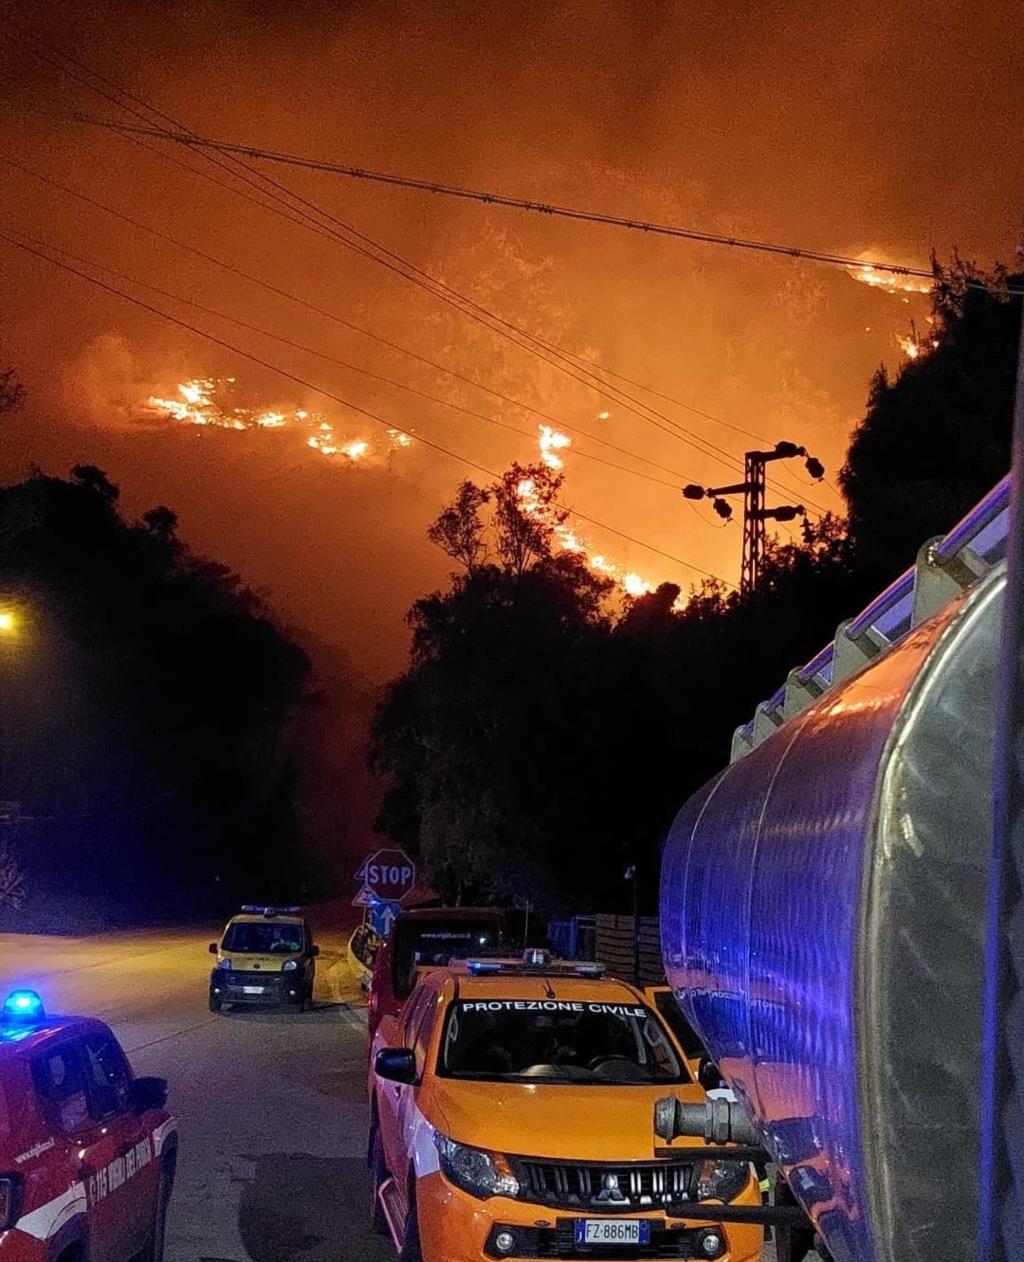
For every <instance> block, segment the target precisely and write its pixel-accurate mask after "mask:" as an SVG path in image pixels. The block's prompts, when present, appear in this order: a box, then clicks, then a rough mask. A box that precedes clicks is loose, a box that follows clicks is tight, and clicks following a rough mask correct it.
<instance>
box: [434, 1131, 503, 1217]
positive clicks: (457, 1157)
mask: <svg viewBox="0 0 1024 1262" xmlns="http://www.w3.org/2000/svg"><path fill="white" fill-rule="evenodd" d="M434 1143H435V1144H436V1146H437V1151H438V1153H439V1154H440V1157H441V1170H442V1172H443V1174H444V1176H445V1178H447V1179H448V1181H449V1182H450V1183H454V1184H455V1186H456V1187H459V1188H462V1190H463V1191H464V1192H468V1193H469V1194H470V1196H478V1197H479V1198H480V1199H481V1200H486V1199H487V1197H489V1196H511V1197H515V1196H518V1195H519V1180H518V1179H517V1178H516V1176H515V1175H514V1174H513V1173H512V1167H511V1166H510V1165H509V1162H508V1158H507V1157H505V1156H502V1154H501V1153H499V1152H485V1151H484V1150H483V1149H482V1148H470V1147H469V1145H468V1144H457V1143H456V1142H455V1140H454V1139H449V1138H448V1136H447V1135H442V1134H441V1132H440V1131H435V1132H434Z"/></svg>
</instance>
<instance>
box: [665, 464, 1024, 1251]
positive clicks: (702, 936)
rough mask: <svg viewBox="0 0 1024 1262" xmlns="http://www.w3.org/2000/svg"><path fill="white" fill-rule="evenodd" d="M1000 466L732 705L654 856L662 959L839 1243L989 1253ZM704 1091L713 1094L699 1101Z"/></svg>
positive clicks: (690, 1113) (786, 1168) (729, 1123)
mask: <svg viewBox="0 0 1024 1262" xmlns="http://www.w3.org/2000/svg"><path fill="white" fill-rule="evenodd" d="M1009 490H1010V488H1009V479H1006V480H1005V481H1004V482H1002V483H1000V484H999V485H998V486H997V487H996V488H995V489H994V490H993V491H992V492H991V493H990V494H989V495H988V496H987V497H986V498H985V499H984V500H983V501H982V502H981V503H980V504H979V505H977V507H976V508H975V509H974V510H973V511H972V512H971V513H970V514H969V515H968V516H967V517H966V518H965V519H964V520H963V521H961V522H960V523H959V525H957V526H956V527H955V528H954V529H953V530H952V531H950V533H949V534H948V535H946V536H945V537H943V538H939V539H934V540H931V541H930V542H928V543H927V544H925V546H924V547H923V548H922V549H921V552H920V554H919V556H918V559H917V563H916V565H915V566H914V567H913V568H912V569H910V570H908V571H907V572H906V573H905V574H903V575H902V576H901V577H900V578H899V579H897V580H896V582H895V583H893V584H892V585H891V586H890V587H889V588H888V589H887V590H886V591H885V592H883V593H882V594H881V595H880V596H879V597H878V598H877V599H876V600H875V601H873V602H872V604H871V605H870V606H869V607H868V608H867V609H865V610H864V611H863V612H862V613H860V614H859V615H858V616H856V617H854V618H852V619H850V620H849V621H847V622H844V623H843V624H841V625H840V627H839V628H838V630H837V632H836V636H835V639H834V641H833V642H832V643H831V644H829V645H827V646H826V647H825V648H824V649H822V651H821V652H820V653H818V654H817V655H816V656H815V657H814V658H813V659H812V660H811V661H809V662H807V663H806V664H805V665H802V666H798V667H796V668H795V669H794V670H792V671H791V672H790V674H789V677H788V679H786V681H785V683H784V684H783V685H782V686H781V687H780V688H779V690H778V691H777V692H776V693H775V695H774V696H772V697H771V698H770V699H769V700H767V701H765V702H763V703H762V704H760V705H759V706H758V707H757V710H756V712H755V714H754V716H753V718H752V719H751V721H750V722H749V723H747V724H745V725H744V726H743V727H741V728H739V730H738V731H737V732H736V734H735V737H734V741H733V750H732V760H731V762H730V764H729V766H728V767H727V768H726V769H725V770H724V771H722V772H721V774H719V775H718V776H717V777H716V778H714V779H713V780H712V781H710V782H709V783H708V784H707V785H705V786H704V787H703V788H702V789H700V790H699V791H698V792H697V793H696V794H695V795H694V796H693V797H692V798H691V799H690V800H689V801H688V802H687V803H686V804H685V805H684V806H683V808H682V810H681V811H680V813H679V815H678V816H677V818H676V820H675V823H674V825H673V827H672V829H671V832H670V835H669V838H668V841H667V844H666V848H665V853H664V859H663V866H662V878H661V909H660V914H661V934H662V950H663V956H664V962H665V969H666V973H667V976H668V979H669V983H670V985H671V987H672V989H673V991H674V992H675V994H676V997H677V998H678V999H679V1001H680V1003H681V1005H682V1007H683V1010H684V1011H685V1013H686V1015H687V1016H688V1018H689V1020H690V1021H691V1023H692V1024H693V1026H694V1028H695V1029H696V1030H697V1032H698V1033H699V1034H700V1036H701V1038H702V1039H703V1041H704V1044H705V1046H706V1047H707V1049H708V1052H709V1054H710V1056H711V1057H712V1058H713V1060H714V1061H715V1062H716V1063H717V1065H718V1067H719V1069H720V1071H721V1073H722V1075H723V1077H724V1079H725V1081H726V1083H727V1084H728V1086H729V1087H730V1088H731V1090H732V1092H733V1093H734V1096H735V1102H733V1103H730V1102H728V1101H722V1100H720V1101H713V1102H709V1104H708V1105H707V1106H706V1107H705V1106H693V1107H691V1108H689V1109H687V1108H685V1107H683V1106H679V1107H675V1108H674V1107H672V1103H671V1101H668V1102H664V1104H665V1107H662V1108H661V1112H660V1115H659V1117H658V1118H657V1119H656V1123H655V1125H656V1130H657V1131H658V1133H659V1134H660V1136H661V1138H662V1139H663V1140H664V1141H666V1142H670V1141H672V1140H674V1139H676V1138H679V1137H680V1136H683V1135H694V1134H701V1133H704V1134H712V1133H713V1134H714V1135H715V1137H716V1139H717V1141H718V1142H727V1141H730V1140H737V1139H739V1140H741V1141H743V1142H748V1143H749V1142H751V1141H752V1140H753V1141H755V1142H757V1143H760V1144H762V1145H763V1147H764V1148H765V1149H766V1150H767V1152H768V1154H769V1156H770V1157H771V1159H772V1160H773V1161H774V1162H775V1163H776V1164H777V1166H778V1168H779V1169H780V1170H781V1171H782V1172H783V1173H784V1175H785V1178H786V1180H787V1182H788V1186H789V1188H790V1189H791V1190H792V1194H793V1195H794V1196H795V1198H796V1199H797V1201H798V1202H799V1204H800V1205H801V1206H802V1207H803V1209H804V1210H805V1211H806V1213H807V1215H808V1216H809V1217H810V1219H811V1221H812V1222H813V1224H814V1227H815V1229H816V1230H817V1232H818V1233H819V1234H820V1237H821V1240H822V1241H823V1245H822V1247H823V1249H824V1250H825V1251H826V1252H827V1254H828V1255H830V1256H831V1257H832V1258H834V1259H835V1262H879V1260H880V1259H885V1260H887V1262H944V1260H945V1259H951V1260H952V1259H957V1260H961V1259H962V1260H969V1259H972V1258H977V1256H978V1245H977V1238H978V1184H979V1152H980V1144H981V1138H980V1126H981V1122H980V1117H981V1106H980V1099H981V1083H980V1072H981V1064H982V1030H983V1020H982V1011H983V986H984V975H985V967H984V952H985V924H986V914H985V903H986V885H987V880H988V871H989V866H990V854H991V834H992V809H993V808H992V785H993V765H994V749H995V726H996V710H997V705H996V700H997V667H998V656H999V643H1000V620H1001V612H1002V605H1003V598H1004V592H1005V590H1006V546H1007V536H1008V529H1009ZM697 1114H700V1116H697Z"/></svg>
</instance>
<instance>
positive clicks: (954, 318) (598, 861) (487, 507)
mask: <svg viewBox="0 0 1024 1262" xmlns="http://www.w3.org/2000/svg"><path fill="white" fill-rule="evenodd" d="M975 279H977V274H976V273H975V272H974V271H973V269H971V268H970V267H969V266H967V265H965V264H963V263H962V262H960V261H959V260H955V261H954V264H953V266H952V267H951V268H950V269H947V270H946V271H942V270H941V269H940V272H939V276H938V282H937V286H936V291H935V295H934V305H933V311H934V315H933V319H934V324H933V326H932V333H931V334H930V341H934V343H935V345H934V346H930V345H929V346H928V347H927V349H926V350H925V352H924V353H923V354H922V355H920V356H919V358H918V359H916V360H913V361H911V362H909V363H908V364H907V365H905V366H904V367H903V368H902V369H901V371H900V372H899V373H898V374H897V376H896V377H895V378H894V379H892V380H890V378H889V377H888V375H887V374H886V373H885V372H884V371H880V372H879V373H878V374H877V375H876V377H875V379H874V381H873V383H872V386H871V391H870V395H869V398H868V406H867V412H866V415H865V418H864V421H863V422H862V424H861V425H860V426H859V427H858V429H857V431H856V432H855V434H854V437H853V441H852V443H851V447H850V451H849V456H848V459H847V462H846V465H845V467H844V469H843V473H842V475H841V476H842V484H843V489H844V492H845V494H846V496H847V498H848V501H849V507H850V521H849V527H847V523H845V522H843V521H841V520H840V519H838V518H836V517H832V516H827V517H825V518H824V519H823V520H821V521H818V522H815V523H808V524H807V525H806V527H805V530H804V532H803V537H802V539H801V540H800V541H799V542H796V543H786V544H780V543H778V542H774V543H771V544H770V545H769V547H768V549H767V552H766V556H765V562H764V566H763V570H762V575H761V579H760V581H759V583H758V585H757V587H756V588H755V589H754V590H753V591H751V592H748V593H746V594H744V595H740V594H739V593H737V592H729V591H727V590H726V589H725V588H723V587H722V586H721V585H719V584H717V583H713V582H709V583H704V584H703V585H702V586H701V587H699V588H697V589H695V590H693V591H691V592H689V593H688V594H687V597H686V600H685V602H683V604H682V608H680V607H679V606H680V602H679V596H680V589H679V588H678V586H676V585H675V584H670V583H666V584H663V585H662V586H661V587H659V588H658V589H657V590H656V591H654V592H651V593H649V594H646V595H643V596H640V597H638V598H636V599H633V600H627V601H626V602H625V605H624V606H623V607H622V608H615V607H614V606H613V605H612V603H611V602H610V601H609V585H608V584H607V583H605V582H603V581H602V580H600V579H598V578H596V577H595V576H594V575H593V574H592V573H591V572H590V571H588V570H587V569H586V567H585V566H584V565H583V564H582V562H581V561H580V559H579V558H578V557H577V556H575V555H574V554H572V553H569V552H557V551H555V550H554V547H553V545H554V542H555V540H554V535H555V529H556V527H557V526H558V525H560V524H561V523H562V522H563V521H564V520H565V510H564V509H563V508H562V507H560V504H559V495H560V491H561V480H560V478H559V477H558V476H557V475H555V474H553V473H552V472H551V471H550V470H548V469H545V468H544V467H543V466H540V467H539V468H538V467H530V468H521V467H518V466H513V468H512V469H510V470H509V471H508V472H507V473H506V474H505V475H504V476H503V477H502V478H501V480H500V481H499V482H497V483H496V484H495V485H493V486H491V487H488V488H479V487H476V486H475V485H474V484H473V483H469V482H467V483H464V484H463V486H462V487H461V488H460V490H459V493H458V495H457V496H456V499H455V501H454V502H453V503H452V504H451V505H450V506H449V507H448V508H447V509H445V511H444V512H443V513H442V514H441V516H440V517H439V518H438V520H437V522H435V523H434V525H433V526H432V527H431V531H430V538H431V539H432V540H433V542H435V543H436V544H438V546H440V547H442V548H443V549H444V551H445V552H446V553H447V554H448V555H449V556H450V557H452V558H453V559H455V560H457V561H458V562H459V564H460V565H461V566H462V567H463V571H462V572H460V573H456V574H454V575H452V577H451V581H450V584H449V586H448V588H447V589H446V590H444V591H440V592H434V593H432V594H431V595H429V596H426V597H424V598H423V599H422V600H419V601H417V602H416V603H415V604H414V606H413V608H412V610H411V611H410V614H409V622H410V625H411V627H412V632H413V638H412V653H411V664H410V667H409V669H408V670H407V671H406V672H405V674H404V675H402V676H401V678H399V679H398V680H396V681H395V683H394V684H393V685H392V686H391V688H390V689H389V690H388V692H387V694H386V696H385V698H384V700H383V702H382V704H381V706H380V707H379V709H378V712H377V716H376V722H375V726H374V730H373V737H372V744H371V759H372V765H373V767H374V769H375V770H376V771H377V773H378V774H379V775H380V776H381V777H382V778H383V780H384V782H385V785H386V795H385V799H384V804H383V807H382V810H381V812H380V815H379V817H378V821H377V824H378V828H379V829H380V830H381V831H383V832H384V833H386V834H387V835H388V836H389V837H391V838H392V839H393V840H395V841H396V842H398V843H399V844H401V845H403V846H406V847H408V848H410V849H412V850H414V851H417V852H418V853H419V855H420V856H421V861H422V864H423V867H424V870H425V873H426V876H427V878H428V880H429V881H430V882H431V883H432V885H433V886H434V888H435V889H436V890H437V892H438V893H439V894H440V895H441V896H443V897H446V898H468V897H473V898H481V897H482V898H490V899H493V900H495V901H498V902H506V903H507V902H510V901H511V900H512V899H514V898H520V899H521V898H529V899H531V900H532V901H533V902H535V903H538V904H540V905H541V906H543V907H547V908H563V909H588V910H594V909H598V908H600V909H608V910H614V909H625V908H626V907H627V906H628V903H629V890H628V887H627V885H626V884H625V882H624V881H623V880H622V873H623V871H624V870H625V867H626V866H627V864H628V865H629V866H632V865H634V864H635V865H636V867H637V872H638V880H639V888H640V891H641V899H642V901H643V903H644V904H645V905H646V906H647V907H648V908H650V909H653V908H654V906H655V905H656V882H657V873H658V862H659V847H660V843H661V839H662V838H663V837H664V835H665V832H666V830H667V828H668V826H669V824H670V823H671V820H672V817H673V814H674V813H675V811H676V810H677V809H678V808H679V806H680V805H681V804H682V803H683V802H684V801H685V799H686V798H687V797H688V796H689V795H690V794H691V793H692V792H693V791H694V790H695V789H697V788H698V787H699V786H700V785H701V784H702V783H704V782H705V781H706V780H707V779H708V778H709V777H711V776H713V775H714V774H715V773H716V772H717V771H719V770H720V769H721V768H722V767H723V766H724V765H725V764H726V763H727V761H728V757H729V748H730V743H731V738H732V735H733V732H734V730H735V729H736V727H737V726H739V725H740V724H742V723H745V722H747V721H748V720H749V719H750V718H751V716H752V715H753V713H754V708H755V706H756V705H757V703H758V702H759V701H761V700H762V699H764V698H765V697H767V696H769V695H770V694H771V693H773V692H774V691H775V689H776V688H778V687H779V685H780V684H781V683H783V681H784V680H785V678H786V676H787V674H788V672H789V670H790V669H792V668H793V667H794V666H797V665H799V664H801V663H802V662H805V661H807V660H809V659H810V658H811V656H812V655H813V654H814V653H815V652H817V650H818V649H820V648H821V647H822V646H823V645H825V644H826V643H827V642H828V641H829V640H831V639H832V637H833V636H834V634H835V630H836V627H837V625H838V624H839V622H840V621H841V620H842V619H843V618H845V617H848V616H850V615H852V614H853V613H855V612H856V611H857V610H859V609H861V608H863V607H864V606H865V605H866V604H867V602H868V601H869V600H870V599H871V598H872V597H873V596H874V595H876V594H877V592H878V591H879V589H880V588H881V587H882V586H884V585H885V584H886V583H887V582H888V581H889V580H890V579H891V578H893V577H894V576H895V575H896V574H898V573H899V572H900V571H901V570H902V569H903V568H905V567H906V566H907V565H909V564H910V563H911V562H912V561H913V559H914V556H915V554H916V552H917V549H918V548H919V547H920V545H921V544H922V543H923V542H924V541H925V540H926V539H927V538H928V537H929V536H931V535H935V534H940V533H943V532H945V531H946V530H948V529H949V528H950V527H951V526H952V525H953V524H954V523H955V522H956V520H957V519H958V517H960V516H961V515H962V514H963V513H964V512H966V511H967V510H968V509H969V508H970V507H971V505H973V504H974V503H975V502H976V501H977V499H979V498H980V497H981V496H982V495H983V494H984V493H985V492H987V491H988V490H989V489H990V487H991V486H992V485H993V484H994V483H995V482H996V481H997V480H998V479H999V478H1000V477H1001V476H1002V475H1003V474H1004V473H1005V472H1006V470H1007V468H1008V464H1009V439H1010V429H1011V417H1012V400H1013V385H1014V374H1015V369H1016V353H1017V352H1016V346H1017V331H1018V327H1019V319H1020V305H1021V304H1020V300H1019V299H1015V300H1014V301H1012V302H1011V301H1010V300H1009V298H1008V295H1007V293H1006V283H1007V281H1008V280H1009V279H1012V280H1013V281H1014V284H1015V286H1017V285H1019V284H1020V283H1021V279H1022V278H1020V277H1014V278H1008V277H1006V276H1005V275H1003V274H1002V273H997V274H996V275H995V276H994V277H993V278H991V279H992V281H993V289H992V290H990V291H986V290H984V289H978V288H975V287H973V286H972V285H969V284H968V283H967V282H968V281H973V280H975ZM1001 290H1002V292H1001Z"/></svg>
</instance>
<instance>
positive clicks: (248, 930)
mask: <svg viewBox="0 0 1024 1262" xmlns="http://www.w3.org/2000/svg"><path fill="white" fill-rule="evenodd" d="M302 936H303V935H302V926H301V925H275V924H246V923H244V922H243V923H238V922H236V923H235V924H233V925H229V926H228V931H227V933H226V934H225V935H224V941H223V943H222V944H221V950H223V951H231V952H232V953H233V954H235V955H245V954H252V955H296V954H298V952H299V951H301V950H302Z"/></svg>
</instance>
